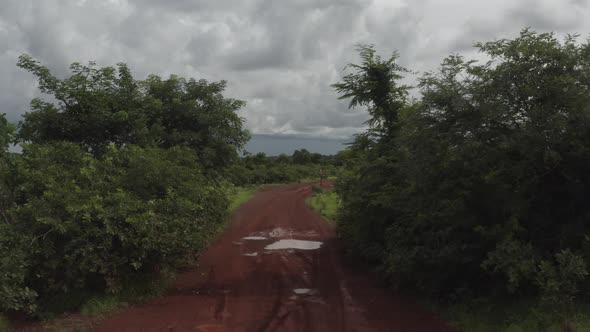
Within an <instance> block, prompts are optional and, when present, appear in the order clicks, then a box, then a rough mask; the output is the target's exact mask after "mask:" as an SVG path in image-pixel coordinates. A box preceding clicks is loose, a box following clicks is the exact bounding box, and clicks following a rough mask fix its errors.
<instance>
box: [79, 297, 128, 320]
mask: <svg viewBox="0 0 590 332" xmlns="http://www.w3.org/2000/svg"><path fill="white" fill-rule="evenodd" d="M127 305H128V304H127V302H125V301H123V300H121V299H120V298H119V297H118V296H114V295H103V296H98V297H93V298H91V299H89V300H88V301H86V302H85V303H84V304H83V305H82V307H81V308H80V312H81V313H82V314H83V315H88V316H99V317H103V316H105V315H107V314H109V313H111V312H113V311H115V310H117V309H119V308H124V307H127Z"/></svg>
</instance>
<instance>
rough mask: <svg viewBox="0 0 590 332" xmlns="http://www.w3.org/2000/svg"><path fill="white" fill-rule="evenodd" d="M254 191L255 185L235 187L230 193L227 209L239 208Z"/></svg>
mask: <svg viewBox="0 0 590 332" xmlns="http://www.w3.org/2000/svg"><path fill="white" fill-rule="evenodd" d="M255 193H256V187H235V188H234V192H233V193H232V195H231V200H230V204H229V210H230V211H234V210H235V209H237V208H239V207H240V206H242V204H244V203H246V202H247V201H249V200H250V198H252V196H254V194H255Z"/></svg>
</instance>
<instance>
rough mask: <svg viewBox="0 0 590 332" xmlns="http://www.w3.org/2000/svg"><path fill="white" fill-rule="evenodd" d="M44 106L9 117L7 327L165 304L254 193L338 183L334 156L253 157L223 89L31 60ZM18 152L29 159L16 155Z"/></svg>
mask: <svg viewBox="0 0 590 332" xmlns="http://www.w3.org/2000/svg"><path fill="white" fill-rule="evenodd" d="M18 66H19V67H21V68H22V69H25V70H27V71H29V72H30V73H31V74H33V75H34V76H35V77H36V78H37V79H38V83H39V89H40V90H41V92H42V93H43V94H44V95H45V96H46V97H47V100H44V99H41V98H35V99H33V100H32V101H31V110H30V111H29V112H28V113H26V114H25V115H24V116H23V119H22V121H20V122H19V123H18V124H12V123H9V122H8V121H7V120H6V118H5V116H4V115H0V174H1V176H0V181H1V182H0V221H1V222H0V251H1V252H2V253H3V255H2V257H0V271H2V273H1V274H0V328H2V327H3V325H7V323H6V319H5V318H4V317H11V316H14V315H15V314H16V315H17V316H19V317H22V314H25V315H27V316H28V317H30V318H35V319H41V320H49V319H52V318H55V317H58V316H60V315H61V314H62V313H65V312H71V311H79V312H81V313H82V314H83V315H91V316H103V315H106V314H107V313H109V312H112V311H113V310H117V309H119V308H123V307H126V306H127V305H130V304H134V303H139V302H142V301H145V300H146V299H148V298H150V297H153V296H156V295H159V294H161V293H162V292H163V291H165V289H167V287H168V286H169V285H170V283H171V282H172V281H173V280H174V272H175V271H176V269H177V268H179V267H182V266H185V265H186V264H190V263H191V262H192V261H193V260H194V258H195V257H196V254H198V252H199V250H200V249H202V248H203V247H204V246H205V245H207V243H208V241H209V240H210V238H211V237H212V236H213V235H214V234H216V233H217V232H218V231H219V229H220V228H222V227H223V226H224V225H225V221H226V220H227V218H228V217H229V215H230V213H231V212H232V211H233V210H235V209H236V208H237V207H239V206H240V205H241V204H243V203H244V202H245V201H247V200H248V199H249V198H250V197H251V196H252V195H253V194H254V193H255V191H256V188H257V186H259V185H261V184H267V183H287V182H297V181H299V180H300V179H304V178H306V177H313V178H318V177H319V176H324V174H325V176H329V175H331V174H333V172H334V169H335V162H336V159H335V157H332V156H322V155H320V154H316V153H310V152H308V151H307V150H305V149H302V150H297V151H295V152H294V153H293V155H292V156H286V155H281V156H276V157H267V156H266V155H264V154H257V155H251V154H248V153H246V154H245V155H244V156H243V157H240V152H241V151H242V149H243V146H244V144H245V143H246V142H247V140H248V139H249V134H248V132H247V131H245V130H244V129H243V128H242V123H243V119H242V118H240V117H239V116H238V114H237V112H238V111H239V110H240V109H241V108H242V107H243V106H244V102H243V101H240V100H235V99H231V98H226V97H225V96H224V95H223V93H224V90H225V82H224V81H221V82H208V81H205V80H195V79H185V78H182V77H178V76H175V75H172V76H170V77H169V78H161V77H158V76H155V75H150V76H149V77H148V78H147V79H145V80H136V79H135V78H134V77H133V76H132V75H131V71H130V70H129V68H128V67H127V66H126V65H125V64H118V65H117V66H116V67H105V68H98V67H96V66H95V65H94V64H93V63H90V64H89V65H81V64H79V63H74V64H72V65H71V67H70V70H71V72H70V74H69V76H67V77H65V78H58V77H56V76H54V75H53V74H52V73H51V72H50V71H49V70H48V69H47V68H46V67H44V66H43V65H42V64H41V63H39V62H38V61H36V60H35V59H33V58H31V57H29V56H27V55H23V56H21V57H20V58H19V62H18ZM12 143H18V144H19V145H20V146H21V147H22V149H23V151H22V153H19V154H17V153H11V152H9V151H8V147H9V145H10V144H12Z"/></svg>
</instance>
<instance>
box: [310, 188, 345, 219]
mask: <svg viewBox="0 0 590 332" xmlns="http://www.w3.org/2000/svg"><path fill="white" fill-rule="evenodd" d="M313 191H314V194H313V196H311V197H310V198H309V199H308V200H307V202H308V204H309V206H311V208H312V209H314V210H316V211H317V212H318V213H319V214H321V215H322V216H323V217H324V218H326V219H327V220H329V221H332V222H335V221H336V215H337V213H338V207H339V206H340V199H339V197H338V194H337V193H336V192H334V191H333V190H328V189H325V188H323V187H320V186H314V187H313Z"/></svg>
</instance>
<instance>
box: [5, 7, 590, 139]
mask: <svg viewBox="0 0 590 332" xmlns="http://www.w3.org/2000/svg"><path fill="white" fill-rule="evenodd" d="M0 8H1V9H0V112H5V113H8V114H9V118H10V119H11V120H12V121H16V120H18V118H19V116H20V114H22V113H23V112H25V111H26V110H27V109H28V103H29V101H30V99H31V97H32V96H33V95H34V94H35V82H34V78H33V77H31V75H29V74H28V73H25V72H23V71H21V70H20V69H18V68H17V67H16V65H15V64H16V60H17V57H18V55H20V54H21V53H28V54H31V55H32V56H34V57H36V58H38V59H39V60H41V61H42V62H43V63H45V64H46V65H47V66H48V67H50V68H51V69H52V70H54V71H55V72H56V73H57V74H58V75H65V74H66V73H67V66H68V65H69V64H70V63H71V62H74V61H79V62H86V61H89V60H96V61H97V63H98V64H99V65H113V64H115V63H117V62H126V63H127V64H128V65H129V66H130V67H131V68H132V70H133V71H134V72H135V74H136V76H137V77H138V78H143V77H145V76H146V75H147V74H150V73H155V74H159V75H164V76H166V75H169V74H171V73H176V74H179V75H183V76H190V77H196V78H206V79H209V80H220V79H225V80H228V82H229V88H228V94H229V95H231V96H232V97H236V98H240V99H244V100H246V101H248V106H247V107H246V108H245V110H244V111H243V113H242V115H243V116H244V117H245V118H246V119H247V123H246V125H247V127H248V128H249V129H250V130H251V131H252V132H254V133H263V134H293V135H302V136H325V137H345V136H350V135H351V134H353V133H355V132H358V131H359V130H360V129H361V128H362V126H363V122H364V121H365V120H366V119H367V115H366V114H365V113H364V112H363V111H362V110H358V109H357V110H352V111H347V110H346V107H347V104H346V102H344V101H338V100H337V99H336V98H337V96H336V94H335V93H334V92H333V90H332V89H331V88H330V84H331V83H334V82H336V81H338V80H339V79H340V76H341V74H342V73H341V70H342V68H343V67H344V65H345V64H346V63H348V62H351V61H356V60H357V56H356V53H355V45H356V44H359V43H373V44H375V45H376V46H377V48H378V50H379V52H380V53H381V54H383V55H388V54H390V53H391V52H393V51H394V50H398V51H399V52H400V54H401V58H400V62H402V64H403V65H405V66H406V67H408V68H410V69H412V70H416V71H421V72H423V71H425V70H431V69H434V68H435V67H436V66H437V64H438V63H439V62H440V61H441V60H442V58H443V57H444V56H446V55H448V54H449V53H452V52H461V53H467V54H471V55H474V54H475V53H474V51H473V49H472V48H471V45H472V43H473V42H474V41H482V40H483V41H485V40H490V39H494V38H502V37H512V36H515V35H516V34H518V32H519V31H520V30H521V29H522V28H524V27H526V26H530V27H532V28H533V29H536V30H538V31H556V32H557V33H559V34H565V33H575V32H579V33H581V34H582V35H583V36H584V37H585V36H587V35H588V33H589V32H590V31H589V29H590V24H589V23H587V22H590V20H588V19H589V18H590V17H588V16H589V14H590V13H589V9H588V5H587V2H586V1H584V0H568V1H558V0H553V1H551V0H539V1H532V0H525V1H517V2H515V1H512V0H510V1H509V0H498V1H473V0H449V1H438V0H414V1H410V0H290V1H280V2H279V1H272V0H235V1H230V0H217V1H206V0H181V1H167V0H127V1H125V0H109V1H81V0H79V1H66V0H43V1H34V0H0Z"/></svg>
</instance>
